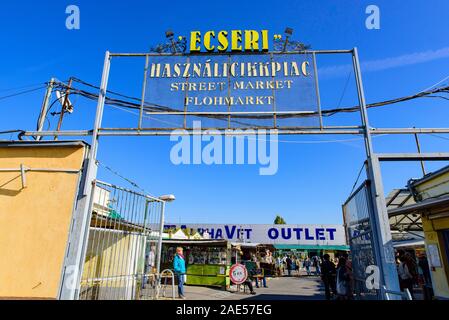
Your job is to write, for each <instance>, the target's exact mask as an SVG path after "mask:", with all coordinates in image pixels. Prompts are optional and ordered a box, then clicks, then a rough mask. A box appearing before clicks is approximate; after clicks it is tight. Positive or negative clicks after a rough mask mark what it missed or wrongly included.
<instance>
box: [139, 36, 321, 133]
mask: <svg viewBox="0 0 449 320" xmlns="http://www.w3.org/2000/svg"><path fill="white" fill-rule="evenodd" d="M268 37H269V33H268V31H267V30H262V31H255V30H243V31H242V30H232V31H229V32H228V31H219V32H214V31H208V32H205V33H201V32H199V31H194V32H192V33H191V37H190V42H189V43H190V46H189V49H190V53H181V54H160V55H151V56H149V57H148V63H147V68H146V75H145V77H146V78H145V84H146V86H145V98H144V105H145V106H149V108H150V111H148V109H147V112H146V116H147V117H146V119H145V125H146V126H148V125H150V126H151V127H162V128H186V129H187V128H192V127H193V121H195V120H201V121H202V127H203V128H228V129H231V128H260V127H263V128H286V127H298V126H299V127H318V126H319V117H318V112H319V102H318V101H319V99H318V88H317V86H318V82H317V75H316V62H315V59H314V56H313V54H311V53H307V52H301V51H295V52H268V48H269V41H268ZM186 42H187V40H186ZM174 46H175V44H174ZM186 46H187V44H186ZM305 114H308V115H309V116H308V117H304V115H305Z"/></svg>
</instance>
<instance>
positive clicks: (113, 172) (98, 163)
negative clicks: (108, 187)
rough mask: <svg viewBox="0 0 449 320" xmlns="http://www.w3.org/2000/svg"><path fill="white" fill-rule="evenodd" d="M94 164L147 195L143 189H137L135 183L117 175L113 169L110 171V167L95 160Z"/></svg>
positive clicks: (137, 186)
mask: <svg viewBox="0 0 449 320" xmlns="http://www.w3.org/2000/svg"><path fill="white" fill-rule="evenodd" d="M96 164H97V165H99V166H101V167H103V168H105V169H106V170H107V171H109V172H110V173H112V174H114V175H116V176H117V177H119V178H121V179H123V180H125V181H126V182H128V183H129V184H131V185H132V186H133V187H135V188H137V189H139V190H140V191H142V192H143V193H144V194H148V193H147V192H146V191H145V190H144V189H143V188H141V187H139V185H138V184H137V183H135V182H134V181H132V180H131V179H128V178H126V177H124V176H123V175H121V174H120V173H118V172H117V171H115V170H114V169H112V168H111V167H109V166H107V165H104V164H102V163H101V162H100V161H98V160H96Z"/></svg>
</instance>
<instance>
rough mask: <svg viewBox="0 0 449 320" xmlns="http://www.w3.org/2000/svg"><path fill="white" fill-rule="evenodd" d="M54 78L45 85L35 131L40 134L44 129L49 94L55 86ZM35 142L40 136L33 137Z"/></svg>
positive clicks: (40, 138)
mask: <svg viewBox="0 0 449 320" xmlns="http://www.w3.org/2000/svg"><path fill="white" fill-rule="evenodd" d="M55 81H56V80H55V78H51V79H50V82H49V83H48V85H47V91H45V96H44V101H42V107H41V113H40V114H39V119H38V121H37V131H38V132H41V131H42V129H43V128H44V123H45V118H46V117H47V112H48V105H49V104H50V99H51V93H52V91H53V86H54V84H55ZM34 139H36V141H40V140H42V136H36V137H34Z"/></svg>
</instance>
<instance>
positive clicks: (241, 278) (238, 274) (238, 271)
mask: <svg viewBox="0 0 449 320" xmlns="http://www.w3.org/2000/svg"><path fill="white" fill-rule="evenodd" d="M229 277H230V278H231V281H232V283H234V284H242V283H244V282H245V281H246V279H248V270H246V267H245V266H244V265H243V264H235V265H233V266H232V267H231V270H230V271H229Z"/></svg>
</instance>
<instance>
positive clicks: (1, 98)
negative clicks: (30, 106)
mask: <svg viewBox="0 0 449 320" xmlns="http://www.w3.org/2000/svg"><path fill="white" fill-rule="evenodd" d="M42 88H45V85H43V86H40V87H38V88H34V89H30V90H25V91H21V92H17V93H13V94H10V95H6V96H3V97H0V100H6V99H9V98H13V97H17V96H21V95H24V94H28V93H31V92H34V91H38V90H41V89H42Z"/></svg>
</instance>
